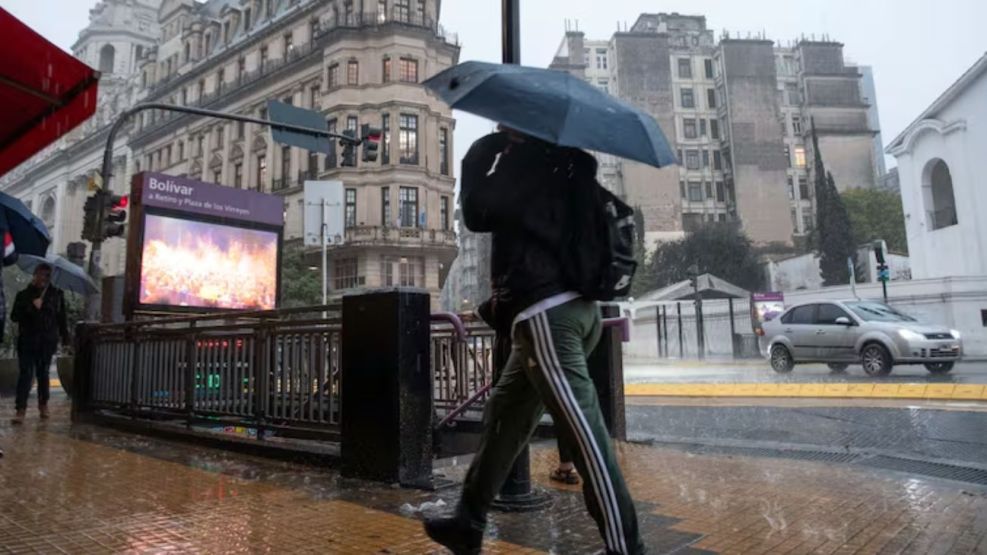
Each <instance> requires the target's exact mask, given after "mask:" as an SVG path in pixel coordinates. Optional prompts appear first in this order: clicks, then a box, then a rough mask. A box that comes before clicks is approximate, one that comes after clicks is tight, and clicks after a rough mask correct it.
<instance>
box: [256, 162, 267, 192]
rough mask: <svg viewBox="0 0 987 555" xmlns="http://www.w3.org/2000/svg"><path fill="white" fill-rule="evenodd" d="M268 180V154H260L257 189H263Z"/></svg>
mask: <svg viewBox="0 0 987 555" xmlns="http://www.w3.org/2000/svg"><path fill="white" fill-rule="evenodd" d="M266 182H267V156H266V155H264V154H260V155H258V156H257V190H258V191H263V190H264V184H265V183H266Z"/></svg>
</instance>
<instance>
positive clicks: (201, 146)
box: [195, 134, 206, 156]
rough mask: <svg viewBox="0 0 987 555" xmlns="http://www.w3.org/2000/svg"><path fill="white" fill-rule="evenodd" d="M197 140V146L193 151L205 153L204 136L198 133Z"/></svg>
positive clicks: (200, 154) (198, 153)
mask: <svg viewBox="0 0 987 555" xmlns="http://www.w3.org/2000/svg"><path fill="white" fill-rule="evenodd" d="M197 142H198V147H197V148H196V149H195V153H196V154H197V155H199V156H202V155H203V154H205V153H206V150H205V142H206V136H205V135H204V134H203V135H199V139H198V141H197Z"/></svg>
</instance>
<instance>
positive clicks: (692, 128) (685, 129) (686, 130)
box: [682, 118, 697, 139]
mask: <svg viewBox="0 0 987 555" xmlns="http://www.w3.org/2000/svg"><path fill="white" fill-rule="evenodd" d="M682 134H683V135H685V138H686V139H695V138H696V136H697V134H696V119H695V118H684V119H683V120H682Z"/></svg>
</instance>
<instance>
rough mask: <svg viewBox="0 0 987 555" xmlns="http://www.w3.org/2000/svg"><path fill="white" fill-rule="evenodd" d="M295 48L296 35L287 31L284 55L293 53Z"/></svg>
mask: <svg viewBox="0 0 987 555" xmlns="http://www.w3.org/2000/svg"><path fill="white" fill-rule="evenodd" d="M294 50H295V35H294V34H292V33H285V35H284V55H285V57H287V56H288V54H291V53H292V52H294Z"/></svg>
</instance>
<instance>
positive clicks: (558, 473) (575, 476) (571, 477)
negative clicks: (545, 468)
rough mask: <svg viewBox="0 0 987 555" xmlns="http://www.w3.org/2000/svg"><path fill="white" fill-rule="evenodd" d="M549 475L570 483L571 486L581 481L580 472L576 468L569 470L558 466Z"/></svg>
mask: <svg viewBox="0 0 987 555" xmlns="http://www.w3.org/2000/svg"><path fill="white" fill-rule="evenodd" d="M548 477H549V478H550V479H551V480H553V481H556V482H562V483H563V484H569V485H570V486H574V485H576V484H578V483H579V473H578V472H576V469H575V468H570V469H569V470H562V469H561V468H556V469H555V470H553V471H552V473H551V474H550V475H549V476H548Z"/></svg>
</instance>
